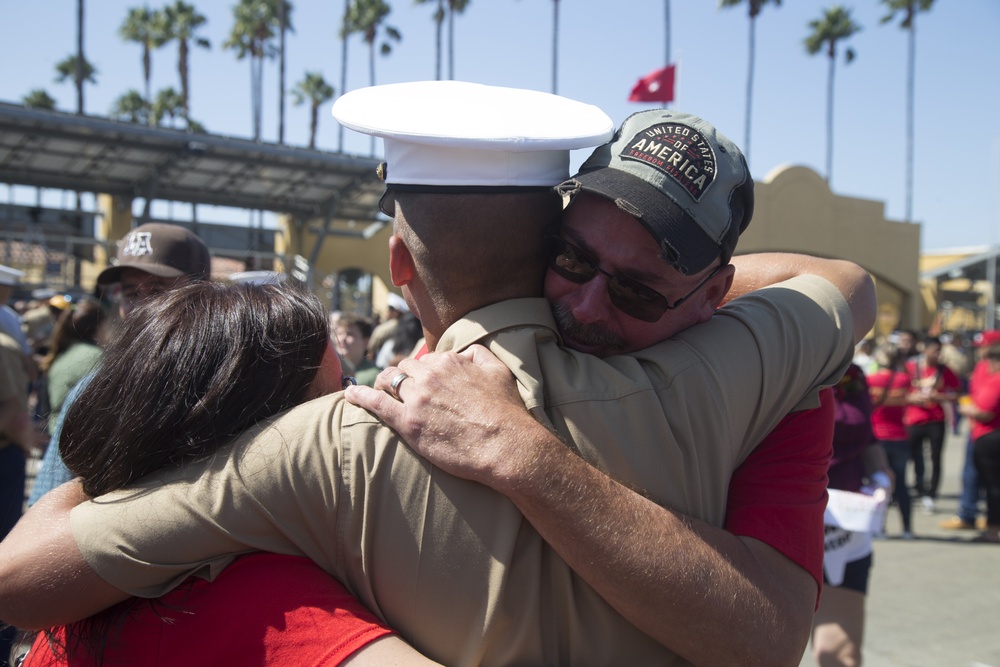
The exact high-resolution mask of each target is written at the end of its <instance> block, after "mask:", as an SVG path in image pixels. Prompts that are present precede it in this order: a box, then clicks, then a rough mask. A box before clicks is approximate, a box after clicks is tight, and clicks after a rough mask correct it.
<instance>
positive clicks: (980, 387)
mask: <svg viewBox="0 0 1000 667" xmlns="http://www.w3.org/2000/svg"><path fill="white" fill-rule="evenodd" d="M969 396H971V397H972V402H973V403H975V405H976V407H977V408H979V409H980V410H985V411H987V412H992V413H993V419H991V420H990V421H988V422H981V421H979V420H977V419H971V420H970V421H971V422H972V432H971V435H972V439H973V440H977V439H979V438H981V437H983V436H984V435H986V434H987V433H992V432H993V431H996V430H1000V373H991V372H990V367H989V362H988V361H986V360H985V359H984V360H982V361H980V362H979V363H978V364H976V367H975V369H973V371H972V377H971V378H970V381H969Z"/></svg>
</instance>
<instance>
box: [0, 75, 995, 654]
mask: <svg viewBox="0 0 1000 667" xmlns="http://www.w3.org/2000/svg"><path fill="white" fill-rule="evenodd" d="M334 113H335V115H336V117H337V119H338V120H339V121H340V122H341V123H342V124H344V125H345V126H347V127H349V128H352V129H355V130H358V131H361V132H364V133H367V134H371V135H374V136H380V137H383V139H384V140H385V154H386V160H387V162H388V164H389V168H388V169H383V170H381V172H382V174H384V175H385V183H386V194H385V196H384V197H383V200H382V202H381V203H380V207H381V208H382V210H383V211H384V212H385V213H386V214H387V215H389V216H390V217H392V218H393V234H392V237H391V239H390V246H389V252H390V272H391V276H392V280H393V283H394V285H395V286H396V287H398V288H399V289H400V291H401V292H402V294H403V296H402V297H400V296H399V295H396V294H393V295H391V297H390V303H389V306H390V308H389V312H388V316H387V317H386V319H385V321H383V322H380V323H377V324H376V323H375V322H373V321H371V320H369V319H366V318H364V317H359V316H356V315H354V314H349V313H333V314H329V315H328V314H326V313H325V312H324V311H323V308H322V306H321V305H320V304H319V303H318V301H317V300H316V299H315V297H312V296H311V295H309V294H307V293H305V292H302V291H301V290H300V289H299V288H297V287H295V286H293V285H289V284H281V283H279V284H260V283H258V282H249V283H243V282H240V283H232V282H229V283H225V282H223V283H219V282H213V281H211V280H210V262H211V260H210V257H209V253H208V249H207V248H206V247H205V245H204V243H203V242H201V240H200V239H198V238H197V236H195V235H194V234H192V233H190V232H187V231H185V230H183V229H181V228H178V227H175V226H171V225H159V224H156V223H153V224H146V225H141V226H139V227H137V228H135V229H133V230H131V231H130V232H129V233H128V234H127V235H126V237H125V238H124V239H123V240H122V242H121V243H120V245H119V249H118V257H117V259H118V262H117V263H116V265H115V266H113V267H110V268H108V269H106V270H105V272H103V273H102V274H101V276H99V277H98V283H99V284H101V285H104V284H107V285H114V286H116V287H115V290H114V291H115V292H116V293H117V294H119V298H118V300H117V306H118V312H117V313H108V312H107V310H106V309H104V308H102V305H101V303H100V302H91V301H89V300H86V299H84V300H79V301H78V302H76V303H74V304H73V305H72V306H70V307H68V308H65V309H64V312H62V313H61V314H60V315H59V318H58V320H57V321H56V322H55V323H54V324H53V328H52V335H51V336H50V338H49V339H48V341H49V345H48V349H47V350H46V352H45V355H44V356H42V357H40V363H39V364H37V365H34V366H33V365H32V363H30V361H27V360H26V361H24V362H23V363H22V364H21V365H20V366H19V367H18V368H16V369H14V368H13V364H11V363H8V362H7V360H8V358H10V359H13V356H11V355H13V354H14V353H15V352H18V353H19V354H22V355H23V356H25V357H26V358H27V357H29V355H26V354H24V351H25V348H24V346H23V343H22V342H19V341H18V340H17V339H15V338H13V337H10V336H7V335H6V334H3V333H0V354H3V355H5V356H3V357H2V358H3V359H4V362H5V367H7V366H10V367H11V368H12V370H11V371H10V372H9V373H7V375H8V376H9V377H6V378H5V383H4V384H5V385H6V386H7V389H6V390H5V393H4V395H3V396H0V399H8V398H9V399H10V401H11V404H13V405H17V406H18V407H20V408H23V410H22V412H19V413H17V415H16V416H15V415H14V413H10V414H8V411H7V410H6V408H5V409H4V412H3V416H4V417H5V419H7V420H8V421H4V422H3V423H0V426H3V425H5V424H6V425H9V426H7V428H8V429H9V430H4V432H3V433H4V435H5V437H6V438H7V439H8V442H9V443H10V444H13V445H16V446H13V447H6V448H0V452H5V451H6V450H7V449H10V450H16V451H17V452H18V453H20V454H21V457H22V459H21V473H22V480H21V483H22V487H21V498H20V499H19V501H18V503H17V514H20V506H21V501H23V469H24V466H23V452H24V451H25V450H30V449H31V447H34V446H36V445H37V444H38V443H39V442H42V441H44V438H45V434H47V435H48V446H47V448H46V450H45V456H44V459H43V463H42V469H41V471H40V474H39V476H38V478H37V479H36V483H35V488H34V490H33V493H32V497H31V499H30V503H31V505H32V509H31V510H29V512H28V513H27V514H26V515H25V516H24V518H23V519H22V520H21V521H20V522H19V523H17V525H16V526H14V527H13V530H12V532H11V533H10V535H9V536H8V537H7V538H6V539H5V540H4V541H3V543H2V544H0V618H2V619H3V620H4V621H8V622H10V623H12V624H13V625H16V626H18V627H21V628H33V629H41V630H44V632H41V633H40V634H38V635H37V637H35V639H34V642H33V645H31V644H29V645H31V646H32V648H31V650H30V651H29V652H28V657H27V662H26V663H25V664H26V665H30V666H33V667H35V666H41V665H62V664H76V663H71V662H70V661H71V660H73V659H75V658H79V657H80V656H83V660H84V662H83V663H81V664H99V663H101V662H102V660H104V659H107V661H108V662H109V663H110V662H113V661H122V660H124V661H126V662H129V661H131V662H133V663H142V664H166V663H167V662H170V663H173V662H179V661H186V662H192V661H193V658H194V653H193V652H194V651H199V650H202V649H201V648H199V647H200V646H201V645H202V644H204V643H205V642H208V643H210V644H211V645H212V650H211V651H207V652H205V653H204V654H203V655H200V656H199V660H201V661H202V662H205V663H211V662H218V661H228V662H238V663H241V664H277V663H278V662H282V663H289V662H291V663H294V664H316V665H321V664H322V665H335V664H351V665H365V664H373V665H375V664H389V663H390V662H391V663H392V664H401V665H429V664H437V663H438V662H440V663H444V664H449V665H465V664H469V665H472V664H480V665H490V664H497V665H499V664H568V663H570V664H612V663H621V662H627V663H636V664H647V663H649V662H652V661H656V662H666V663H667V664H705V665H715V664H737V663H740V664H789V665H793V664H798V661H799V659H800V657H801V655H802V653H803V651H804V650H805V648H806V646H807V644H808V642H809V639H810V634H811V637H812V641H813V645H814V652H815V653H816V655H817V660H820V661H821V664H828V663H827V662H823V661H824V660H828V657H827V656H834V655H836V657H838V659H839V658H843V660H844V662H843V664H851V663H850V662H849V657H850V656H843V655H837V652H838V651H841V652H842V651H843V649H842V648H841V647H842V646H843V645H844V644H845V637H846V642H847V643H848V644H850V643H851V642H853V643H854V650H855V651H856V652H857V653H858V654H860V645H861V639H860V631H861V628H860V627H854V626H851V625H850V624H849V623H848V624H846V625H845V622H847V621H848V620H850V621H853V622H855V623H862V622H863V603H864V593H865V590H866V587H867V578H868V571H869V570H870V568H871V549H870V542H867V543H865V542H864V540H863V539H862V538H853V539H854V542H851V539H852V537H851V535H850V534H849V533H852V532H857V531H851V530H848V529H847V528H843V527H841V528H842V529H843V531H842V532H841V533H839V534H837V533H836V532H835V531H834V530H831V528H835V529H836V528H837V527H836V526H827V527H826V528H824V520H823V517H824V512H825V509H826V499H827V494H828V489H827V485H828V479H829V488H830V490H831V491H830V492H829V493H833V490H838V491H840V490H842V491H846V492H852V493H869V494H871V495H872V496H874V497H884V496H886V495H887V494H888V493H890V492H891V493H892V494H893V497H894V498H895V499H896V505H897V506H898V507H899V508H900V511H901V512H903V511H904V502H903V497H904V496H905V499H906V503H905V507H906V512H907V513H908V512H909V497H910V496H909V488H908V486H907V484H906V474H907V467H906V466H907V461H910V460H912V458H913V452H914V451H917V448H919V451H920V452H921V457H923V453H922V452H923V451H924V442H925V441H927V442H929V443H930V446H929V452H930V454H931V456H930V466H929V474H927V473H928V467H927V466H925V465H921V466H920V467H919V468H917V469H916V470H917V472H916V474H917V478H916V480H915V484H916V486H917V487H918V488H917V492H918V498H920V501H919V502H920V503H921V506H922V507H925V508H928V509H932V508H933V502H934V499H935V498H936V495H937V493H938V487H939V485H940V458H941V457H940V452H941V447H942V445H941V442H942V441H943V440H942V441H939V440H937V438H938V436H941V437H942V439H943V434H944V430H943V429H946V428H949V427H950V425H951V424H952V423H953V422H949V419H954V418H955V415H956V414H962V415H965V416H966V417H968V418H969V419H972V420H975V422H976V424H977V425H978V426H977V427H976V429H974V435H975V438H976V439H975V449H976V456H975V457H974V460H975V461H974V462H975V463H976V464H977V466H978V467H977V470H978V471H979V472H980V477H981V478H982V480H983V483H984V486H985V487H986V488H987V489H988V490H989V489H991V488H992V487H991V486H990V485H991V483H992V482H991V479H993V478H992V477H991V475H990V473H987V472H986V471H985V466H986V465H988V464H989V462H990V461H992V460H995V455H994V454H992V452H993V450H994V445H993V444H992V437H991V435H990V434H991V433H992V431H990V430H989V428H988V427H989V426H990V425H991V424H992V422H993V421H996V422H997V423H998V424H1000V405H998V403H1000V381H997V382H993V381H992V380H991V378H992V373H994V372H1000V346H997V347H996V350H995V352H996V354H995V355H994V356H995V357H996V358H995V359H993V358H992V357H991V356H990V354H991V352H990V351H991V350H993V348H992V347H989V348H986V349H987V352H986V355H985V357H984V363H987V364H990V363H992V364H994V365H993V366H990V365H988V366H987V367H985V368H986V370H983V371H982V372H981V374H980V375H978V376H977V374H976V372H973V373H972V376H973V377H972V381H971V385H972V388H971V389H970V395H971V396H972V398H973V403H972V404H971V405H969V406H962V407H961V408H960V409H959V410H958V412H955V411H952V410H951V408H950V407H949V406H951V405H953V404H955V402H956V401H957V400H958V398H959V396H960V395H964V392H963V391H962V384H961V381H960V380H957V379H956V382H955V383H952V380H951V378H950V377H947V378H946V377H945V375H946V373H945V372H944V371H942V370H940V368H941V367H942V365H943V361H942V359H944V358H945V355H944V353H943V350H941V349H940V346H938V348H937V350H936V349H935V347H934V343H933V342H932V341H924V342H923V343H922V345H921V346H920V348H919V352H920V355H919V356H915V355H910V354H909V353H907V352H905V351H904V350H905V346H904V345H902V344H899V345H895V346H891V345H880V346H879V347H878V348H877V349H876V350H875V351H874V352H873V357H874V358H876V359H877V360H878V362H877V364H878V366H877V368H876V367H874V366H872V365H871V364H870V363H869V362H868V361H867V360H866V359H864V358H862V356H861V355H860V354H859V355H855V365H852V364H851V357H852V355H853V354H854V350H855V345H856V344H857V343H858V342H859V341H860V340H861V339H862V338H863V337H864V336H865V334H866V333H868V332H869V331H870V330H871V327H872V326H873V324H874V320H875V300H874V288H873V284H872V282H871V279H870V277H869V276H868V274H867V273H866V272H865V271H864V270H863V269H861V268H860V267H858V266H856V265H854V264H852V263H850V262H844V261H837V260H823V259H819V258H811V257H804V256H798V255H785V254H766V255H748V256H742V257H741V256H735V249H736V245H737V241H738V239H739V236H740V233H741V232H742V231H743V230H744V229H745V228H746V226H747V224H748V223H749V222H750V219H751V216H752V212H753V180H752V178H750V174H749V171H748V169H747V165H746V161H745V159H744V158H743V155H742V154H741V152H740V150H739V148H738V147H736V146H735V145H734V144H733V143H732V142H730V141H729V140H728V139H727V138H725V137H724V136H723V135H722V134H721V133H719V132H718V131H717V130H716V129H715V128H714V127H713V126H712V125H711V124H710V123H708V122H707V121H705V120H704V119H701V118H698V117H696V116H691V115H689V114H683V113H679V112H672V111H666V110H651V111H647V112H640V113H637V114H635V115H633V116H631V117H630V118H628V119H626V120H625V121H624V122H623V123H622V124H621V125H620V126H619V127H618V128H617V130H615V126H614V124H613V123H611V121H610V119H608V118H607V117H606V116H605V115H604V114H603V112H600V111H599V110H595V109H594V108H593V107H589V106H588V105H583V104H580V103H576V102H573V101H571V100H565V99H564V98H559V97H556V96H549V95H545V94H540V93H533V92H531V91H515V90H511V89H495V88H492V87H487V86H472V85H470V84H460V83H456V82H433V83H425V84H401V85H395V86H379V87H374V88H371V89H364V90H360V91H355V92H353V93H351V94H348V95H345V96H343V97H342V98H340V100H339V101H338V103H337V105H336V106H335V108H334ZM414 119H416V120H414ZM548 119H558V121H559V122H558V123H550V122H543V121H546V120H548ZM501 121H502V122H501ZM496 128H503V130H504V131H506V132H508V133H509V136H508V135H506V134H502V135H501V136H497V135H496V134H495V131H496ZM486 130H489V132H490V134H488V135H486V136H480V134H478V133H482V132H484V131H486ZM593 146H597V148H596V149H595V150H594V152H593V154H592V155H591V157H590V159H588V160H587V162H585V163H584V165H583V166H582V167H581V168H580V170H579V172H578V173H577V174H576V175H575V176H573V177H572V178H570V174H569V173H568V151H569V149H571V148H584V147H593ZM682 162H683V165H681V163H682ZM554 221H556V222H555V223H554ZM15 277H16V276H15ZM0 278H2V274H0ZM779 283H780V285H781V287H782V288H781V289H769V287H768V286H771V285H774V284H779ZM0 296H2V294H0ZM543 296H544V298H543ZM48 306H49V307H55V306H53V305H52V304H48ZM417 314H419V319H418V317H417ZM109 315H114V317H109ZM109 321H113V326H111V327H110V331H109V327H108V326H107V325H108V322H109ZM901 338H902V337H901ZM998 338H1000V336H998ZM900 342H901V343H902V341H900ZM153 350H155V354H152V353H151V351H153ZM911 357H912V358H911ZM978 368H979V367H978V366H977V369H978ZM15 370H16V371H17V372H14V371H15ZM54 371H55V372H54ZM987 373H989V374H990V375H987ZM346 375H351V376H353V377H354V378H355V379H356V380H357V382H358V385H359V386H349V385H350V384H351V383H350V382H348V381H347V379H346V378H345V376H346ZM39 376H45V377H47V378H48V381H49V386H48V389H47V392H48V400H49V405H48V407H47V409H46V412H47V414H48V415H49V418H48V422H47V425H46V427H45V432H44V433H45V434H43V433H42V431H41V430H39V429H38V428H37V427H34V429H35V430H34V431H31V429H30V428H29V429H28V431H29V433H28V434H25V433H24V432H22V431H19V430H18V429H19V428H20V429H24V428H25V424H27V425H28V426H29V427H30V426H31V425H32V424H34V423H37V420H33V419H32V418H31V415H30V414H29V413H28V410H27V401H26V397H25V395H24V392H26V391H27V389H28V387H31V386H37V378H38V377H39ZM53 376H55V377H53ZM998 378H1000V375H998ZM56 380H57V381H56ZM953 385H954V386H953ZM994 387H995V388H996V391H995V392H994V393H991V392H993V389H994ZM15 389H17V390H18V392H20V393H18V392H15V391H14V390H15ZM341 389H346V390H345V391H344V392H341V391H340V390H341ZM991 401H992V402H991ZM938 407H940V409H941V413H940V414H939V412H938V410H937V408H938ZM373 415H374V416H373ZM939 424H940V426H939ZM32 438H37V440H32ZM918 439H919V445H917V444H914V443H916V442H917V441H918ZM936 443H937V444H936ZM983 444H985V446H982V447H981V445H983ZM567 445H570V446H567ZM935 452H936V454H935ZM15 467H16V466H15ZM2 469H3V470H4V473H5V474H6V472H7V471H6V468H2ZM828 474H829V478H828ZM879 494H881V496H880V495H879ZM925 497H926V498H927V499H929V502H924V500H923V498H925ZM987 497H988V499H989V500H988V503H987V505H988V513H989V518H988V521H987V523H988V527H987V528H986V529H985V531H984V533H983V535H982V536H981V538H982V539H984V540H988V541H995V539H991V536H992V538H997V535H996V530H995V527H996V525H997V523H998V521H1000V516H998V515H996V513H995V512H996V510H997V509H998V508H996V507H995V505H996V503H995V500H996V499H995V498H994V495H993V491H989V492H988V493H987ZM886 501H887V499H886ZM908 516H909V515H908V514H904V531H905V532H904V535H905V534H906V533H912V526H911V525H910V524H909V521H908V519H907V518H906V517H908ZM138 517H145V518H144V519H143V518H138ZM14 518H15V519H16V516H15V517H14ZM972 524H973V525H974V524H975V519H973V520H972ZM11 525H13V522H11ZM8 529H9V527H8ZM834 542H835V543H836V545H838V547H839V548H837V549H831V544H833V543H834ZM845 545H849V547H848V548H845ZM259 552H270V554H262V553H259ZM834 553H835V555H836V557H835V558H834V556H833V554H834ZM125 554H127V556H126V555H125ZM278 554H281V555H278ZM679 556H683V557H679ZM331 575H332V576H331ZM206 580H207V581H206ZM262 582H265V583H262ZM821 591H823V595H822V596H821V595H820V592H821ZM131 596H136V597H134V598H133V597H131ZM138 598H148V599H149V600H148V601H142V600H139V599H138ZM115 605H117V606H115ZM814 611H815V614H813V613H812V612H814ZM859 615H860V616H859ZM859 617H860V618H861V619H862V621H857V619H858V618H859ZM192 618H194V619H195V620H196V622H194V623H191V622H187V621H190V620H191V619H192ZM279 618H280V619H282V620H281V621H280V622H277V621H276V620H275V619H279ZM734 618H737V619H739V622H738V623H733V619H734ZM720 628H725V631H724V632H722V631H720ZM10 629H12V628H9V630H10ZM161 646H171V647H173V649H171V650H172V651H173V652H172V653H168V654H164V653H158V651H159V650H160V649H159V647H161ZM0 650H2V649H0ZM238 651H242V652H238ZM157 661H159V662H157ZM195 662H197V661H195Z"/></svg>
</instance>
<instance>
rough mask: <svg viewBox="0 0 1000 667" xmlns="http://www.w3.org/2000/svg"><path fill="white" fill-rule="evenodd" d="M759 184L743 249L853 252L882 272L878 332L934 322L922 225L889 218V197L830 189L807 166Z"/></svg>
mask: <svg viewBox="0 0 1000 667" xmlns="http://www.w3.org/2000/svg"><path fill="white" fill-rule="evenodd" d="M754 192H755V207H754V216H753V222H751V223H750V226H749V227H748V228H747V231H746V232H744V234H743V237H742V238H741V240H740V245H739V252H740V253H748V252H763V251H783V252H801V253H806V254H809V255H816V256H818V257H832V258H838V259H847V260H850V261H852V262H855V263H857V264H858V265H859V266H862V267H864V268H865V269H867V270H868V272H869V273H871V275H872V277H873V278H874V279H875V283H876V293H877V295H878V302H879V317H878V321H877V323H876V326H875V331H874V333H875V335H876V336H883V335H887V334H889V333H891V332H892V331H893V330H894V329H897V328H901V327H905V328H916V329H919V328H923V327H925V326H927V324H929V322H927V323H926V324H925V320H927V319H928V318H927V316H926V315H925V313H924V306H923V300H922V298H921V290H920V283H919V273H920V267H919V264H920V225H918V224H911V223H905V222H898V221H894V220H887V219H886V217H885V204H884V203H883V202H880V201H874V200H870V199H859V198H856V197H847V196H844V195H839V194H835V193H833V192H831V191H830V188H829V186H828V185H827V183H826V181H825V180H824V179H823V177H822V176H820V175H819V174H817V173H816V172H815V171H813V170H812V169H809V168H807V167H798V166H784V167H778V168H776V169H774V170H772V171H771V172H770V173H768V174H767V176H765V177H764V180H763V181H758V182H757V184H756V187H755V189H754Z"/></svg>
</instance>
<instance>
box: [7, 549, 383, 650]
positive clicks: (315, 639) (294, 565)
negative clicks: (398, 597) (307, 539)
mask: <svg viewBox="0 0 1000 667" xmlns="http://www.w3.org/2000/svg"><path fill="white" fill-rule="evenodd" d="M158 603H159V604H151V603H150V601H147V600H138V599H134V600H132V601H129V602H126V603H123V604H130V605H131V607H130V608H129V609H128V610H127V613H129V614H130V615H129V616H128V617H127V619H125V620H124V621H123V622H122V623H121V625H120V626H119V625H115V624H114V621H112V626H111V628H110V630H108V631H107V634H106V640H107V645H106V647H105V650H104V657H103V660H104V665H105V666H106V667H112V666H113V665H143V666H144V667H145V666H147V665H153V666H155V665H162V666H163V667H167V666H168V665H169V666H170V667H173V666H174V665H186V666H187V667H194V666H197V665H204V666H205V667H209V666H212V667H218V666H219V665H234V666H235V665H241V666H242V665H281V666H282V667H290V666H292V665H294V666H295V667H303V666H315V667H320V666H322V667H333V666H334V665H339V664H340V663H341V662H343V661H344V660H346V659H347V658H348V657H349V656H350V655H351V654H353V653H354V652H355V651H357V650H358V649H360V648H361V647H363V646H365V645H366V644H368V643H369V642H372V641H374V640H375V639H378V638H379V637H383V636H385V635H388V634H391V632H392V631H391V630H389V629H388V628H387V627H386V626H385V625H383V624H382V623H380V622H379V621H378V619H376V618H375V616H374V615H372V613H371V612H369V611H368V610H367V609H366V608H365V607H364V606H363V605H362V604H361V603H360V602H358V601H357V600H356V599H355V598H354V596H352V595H351V594H350V593H349V592H348V591H347V589H345V588H344V587H343V586H341V585H340V583H338V582H337V580H335V579H333V578H332V577H330V576H329V575H328V574H326V573H325V572H323V571H322V570H321V569H319V567H318V566H316V565H315V564H313V562H312V561H310V560H309V559H307V558H301V557H298V556H280V555H277V554H270V553H255V554H251V555H248V556H244V557H242V558H238V559H236V561H234V562H233V564H232V565H230V566H229V567H227V568H226V569H225V570H223V571H222V573H221V574H219V576H218V577H216V579H215V581H213V582H208V581H205V580H203V579H198V578H191V579H190V580H189V581H188V582H187V583H186V584H184V585H182V586H180V587H179V588H177V589H175V590H173V591H171V592H170V593H167V594H166V595H164V596H163V597H162V598H159V600H158ZM116 611H121V606H118V607H113V608H112V609H111V610H109V612H104V613H114V612H116ZM114 618H115V619H118V618H119V617H118V616H117V615H115V616H114ZM119 627H120V630H119ZM57 638H58V640H59V641H60V642H61V643H63V642H65V640H66V629H65V628H59V629H58V630H57ZM88 642H89V638H88V639H87V640H85V642H84V643H83V644H82V645H80V642H78V641H75V640H73V639H71V640H70V649H71V655H70V656H69V658H67V656H66V652H65V651H62V650H60V649H58V648H56V649H55V650H53V648H52V647H51V646H50V644H49V642H48V638H47V637H46V635H44V634H39V635H38V637H37V638H36V640H35V643H34V646H32V649H31V651H30V652H29V653H28V658H27V660H26V661H25V662H24V667H57V666H69V665H72V667H91V666H93V665H96V664H97V663H96V661H95V660H94V656H93V655H92V654H91V653H90V652H89V643H88ZM63 645H64V644H63Z"/></svg>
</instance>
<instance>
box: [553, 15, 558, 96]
mask: <svg viewBox="0 0 1000 667" xmlns="http://www.w3.org/2000/svg"><path fill="white" fill-rule="evenodd" d="M552 94H553V95H558V94H559V0H552Z"/></svg>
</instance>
